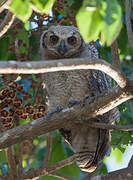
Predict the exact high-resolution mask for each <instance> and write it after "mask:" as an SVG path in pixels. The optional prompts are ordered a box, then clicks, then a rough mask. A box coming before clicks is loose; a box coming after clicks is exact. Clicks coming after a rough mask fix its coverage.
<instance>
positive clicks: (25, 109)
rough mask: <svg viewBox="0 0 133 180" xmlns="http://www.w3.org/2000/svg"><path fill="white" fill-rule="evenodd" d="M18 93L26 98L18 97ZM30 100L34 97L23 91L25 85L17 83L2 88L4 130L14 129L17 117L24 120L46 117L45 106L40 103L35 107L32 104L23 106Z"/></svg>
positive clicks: (0, 105) (0, 103)
mask: <svg viewBox="0 0 133 180" xmlns="http://www.w3.org/2000/svg"><path fill="white" fill-rule="evenodd" d="M18 92H19V93H22V94H23V95H24V97H22V98H20V97H18V96H17V93H18ZM29 98H32V97H31V95H29V94H28V93H27V92H25V91H24V90H23V85H19V84H18V83H16V82H13V83H11V84H10V85H9V86H7V87H5V88H2V90H1V91H0V119H1V123H2V128H3V129H4V130H5V129H6V130H7V129H10V128H12V126H13V124H14V118H15V117H19V118H22V119H27V118H28V117H29V118H31V119H33V120H34V119H37V118H41V117H43V116H44V115H45V106H44V105H42V104H40V103H34V106H32V105H30V104H27V105H25V106H23V102H24V101H25V100H27V99H29Z"/></svg>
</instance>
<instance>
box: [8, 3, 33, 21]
mask: <svg viewBox="0 0 133 180" xmlns="http://www.w3.org/2000/svg"><path fill="white" fill-rule="evenodd" d="M30 5H31V4H30V1H27V0H12V1H11V3H10V11H11V12H13V13H14V14H15V15H16V17H18V18H19V19H20V20H21V21H23V22H26V21H27V20H28V19H29V18H30V16H31V14H32V9H31V7H30Z"/></svg>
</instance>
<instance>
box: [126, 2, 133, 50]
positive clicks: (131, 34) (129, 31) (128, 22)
mask: <svg viewBox="0 0 133 180" xmlns="http://www.w3.org/2000/svg"><path fill="white" fill-rule="evenodd" d="M125 7H126V9H125V11H126V26H127V35H128V41H129V43H130V45H131V48H132V50H133V32H132V26H131V20H130V15H131V7H130V6H129V0H125Z"/></svg>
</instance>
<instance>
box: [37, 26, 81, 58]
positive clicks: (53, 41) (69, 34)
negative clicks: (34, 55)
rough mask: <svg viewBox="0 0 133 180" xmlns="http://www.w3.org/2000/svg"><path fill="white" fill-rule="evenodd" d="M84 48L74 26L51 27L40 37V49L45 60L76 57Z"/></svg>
mask: <svg viewBox="0 0 133 180" xmlns="http://www.w3.org/2000/svg"><path fill="white" fill-rule="evenodd" d="M83 46H84V42H83V39H82V38H81V36H80V34H79V31H78V29H77V28H76V27H74V26H61V25H58V26H51V27H50V28H49V29H48V30H47V31H45V32H44V33H43V34H42V36H41V41H40V48H41V53H42V57H43V58H45V59H59V58H69V57H78V55H79V54H80V53H81V51H82V49H83Z"/></svg>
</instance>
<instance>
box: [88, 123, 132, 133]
mask: <svg viewBox="0 0 133 180" xmlns="http://www.w3.org/2000/svg"><path fill="white" fill-rule="evenodd" d="M85 123H86V124H87V125H88V126H90V127H94V128H101V129H110V130H111V129H113V130H120V131H133V125H125V126H118V125H113V124H106V123H101V122H100V123H97V122H92V121H91V122H90V121H89V122H88V123H87V122H85Z"/></svg>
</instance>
